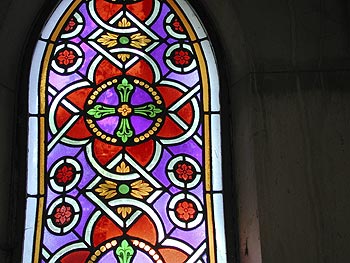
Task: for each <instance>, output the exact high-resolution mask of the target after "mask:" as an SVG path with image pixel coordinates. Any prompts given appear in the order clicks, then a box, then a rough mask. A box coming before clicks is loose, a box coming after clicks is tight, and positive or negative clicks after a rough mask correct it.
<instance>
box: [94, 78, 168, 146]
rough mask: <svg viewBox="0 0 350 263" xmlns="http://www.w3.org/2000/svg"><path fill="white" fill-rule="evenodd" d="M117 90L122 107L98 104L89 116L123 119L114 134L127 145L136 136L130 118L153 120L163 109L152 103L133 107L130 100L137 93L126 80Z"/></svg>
mask: <svg viewBox="0 0 350 263" xmlns="http://www.w3.org/2000/svg"><path fill="white" fill-rule="evenodd" d="M115 90H116V92H117V93H119V97H120V102H121V104H120V105H118V106H117V107H110V106H107V105H103V104H100V103H96V104H95V105H94V107H93V108H91V109H89V110H88V111H87V114H88V115H90V116H91V117H93V118H95V119H102V118H105V117H107V116H113V115H119V116H120V118H121V119H120V122H119V124H118V127H117V128H116V130H115V131H114V133H115V135H116V136H117V137H118V138H120V139H121V141H122V142H123V143H126V142H127V141H128V140H129V139H130V138H131V137H133V136H134V129H133V127H132V125H131V122H130V116H131V115H132V114H134V115H139V116H143V117H146V118H149V119H153V118H154V117H156V116H157V114H159V113H161V112H162V109H160V108H158V107H156V106H155V105H154V104H151V103H148V104H144V105H140V106H138V107H133V106H132V105H131V104H130V98H131V96H132V94H133V92H134V91H135V87H134V86H133V85H132V84H130V83H129V82H128V80H127V79H126V78H124V79H123V80H122V82H121V84H119V85H118V86H117V87H116V88H115Z"/></svg>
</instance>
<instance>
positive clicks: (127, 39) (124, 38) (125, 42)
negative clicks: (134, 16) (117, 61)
mask: <svg viewBox="0 0 350 263" xmlns="http://www.w3.org/2000/svg"><path fill="white" fill-rule="evenodd" d="M129 41H130V40H129V38H127V37H120V38H119V42H120V43H121V44H123V45H125V44H128V43H129Z"/></svg>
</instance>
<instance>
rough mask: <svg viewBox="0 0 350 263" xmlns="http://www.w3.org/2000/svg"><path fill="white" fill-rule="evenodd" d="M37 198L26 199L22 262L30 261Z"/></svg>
mask: <svg viewBox="0 0 350 263" xmlns="http://www.w3.org/2000/svg"><path fill="white" fill-rule="evenodd" d="M36 207H37V199H36V198H28V199H27V210H26V223H25V231H24V244H23V262H32V261H31V260H32V255H33V246H34V244H33V243H34V233H35V221H36Z"/></svg>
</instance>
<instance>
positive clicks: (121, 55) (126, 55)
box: [117, 53, 130, 62]
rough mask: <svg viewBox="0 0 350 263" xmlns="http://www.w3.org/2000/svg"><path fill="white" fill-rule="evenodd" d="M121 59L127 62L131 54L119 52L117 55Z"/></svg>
mask: <svg viewBox="0 0 350 263" xmlns="http://www.w3.org/2000/svg"><path fill="white" fill-rule="evenodd" d="M117 57H118V58H119V59H120V60H121V61H123V62H125V61H127V60H128V59H129V58H130V54H124V53H123V54H118V56H117Z"/></svg>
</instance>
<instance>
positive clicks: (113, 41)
mask: <svg viewBox="0 0 350 263" xmlns="http://www.w3.org/2000/svg"><path fill="white" fill-rule="evenodd" d="M117 40H118V35H117V34H112V33H107V35H102V36H101V38H99V39H97V42H99V43H101V44H102V45H104V46H107V47H108V48H111V47H114V46H116V45H117V44H118V41H117Z"/></svg>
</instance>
